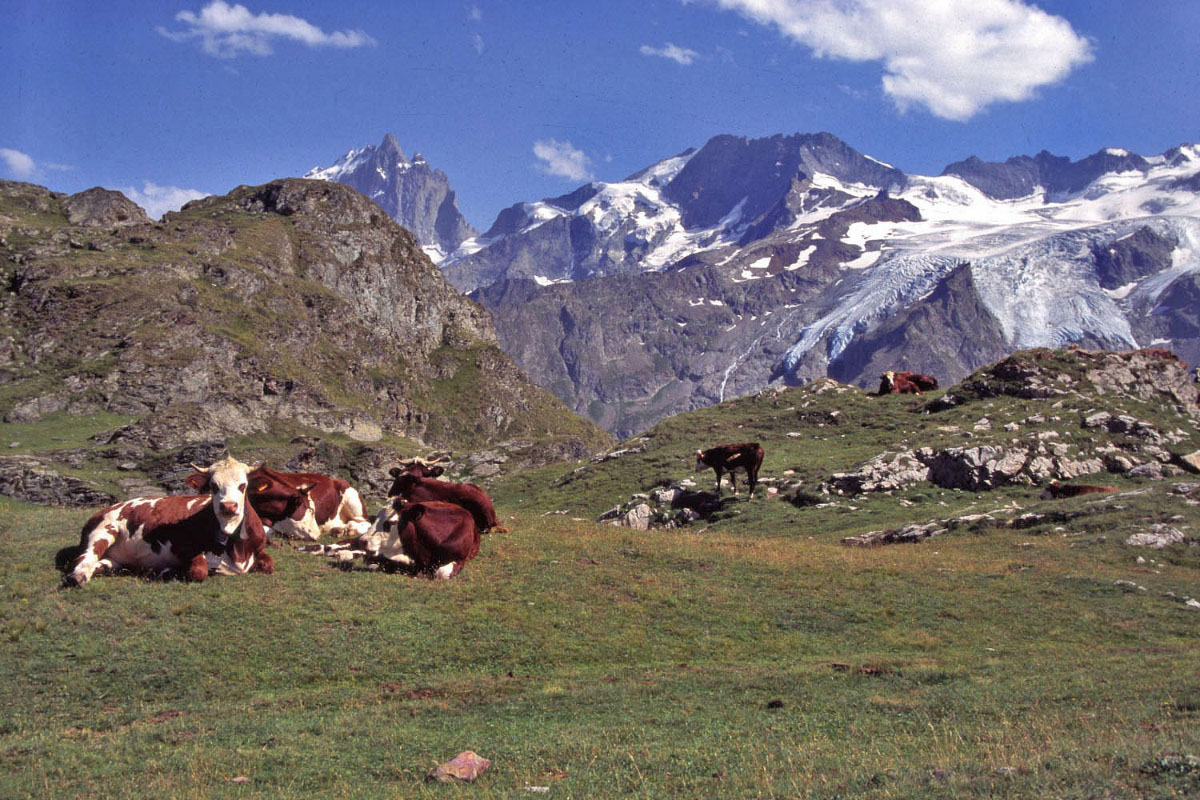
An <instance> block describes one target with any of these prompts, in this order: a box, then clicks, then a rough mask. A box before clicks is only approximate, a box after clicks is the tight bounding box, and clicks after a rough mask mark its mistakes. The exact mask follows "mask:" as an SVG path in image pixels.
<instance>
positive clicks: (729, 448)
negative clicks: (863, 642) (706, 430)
mask: <svg viewBox="0 0 1200 800" xmlns="http://www.w3.org/2000/svg"><path fill="white" fill-rule="evenodd" d="M762 460H763V449H762V445H760V444H759V443H758V442H745V443H743V444H720V445H717V446H716V447H710V448H709V449H707V450H697V451H696V471H697V472H699V471H701V470H703V469H704V468H705V467H712V469H713V471H714V472H716V473H717V494H718V495H719V494H720V493H721V476H722V475H723V474H724V473H726V472H728V473H729V485H730V486H732V487H733V493H734V494H737V480H736V479H735V478H734V472H733V471H734V470H735V469H741V470H745V472H746V479H747V481H748V482H749V484H750V497H754V487H755V486H756V485H757V484H758V470H759V468H760V467H762Z"/></svg>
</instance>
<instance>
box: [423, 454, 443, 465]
mask: <svg viewBox="0 0 1200 800" xmlns="http://www.w3.org/2000/svg"><path fill="white" fill-rule="evenodd" d="M441 460H442V456H438V457H437V458H435V459H434V460H433V461H426V462H425V466H427V467H432V466H433V465H434V464H436V463H438V462H439V461H441Z"/></svg>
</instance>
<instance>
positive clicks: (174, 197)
mask: <svg viewBox="0 0 1200 800" xmlns="http://www.w3.org/2000/svg"><path fill="white" fill-rule="evenodd" d="M121 193H122V194H123V195H125V196H126V197H128V198H129V199H130V200H132V201H133V202H135V203H137V204H138V205H139V206H141V207H142V208H143V209H145V211H146V215H147V216H149V217H150V219H159V218H160V217H162V215H163V214H165V213H167V212H168V211H178V210H179V209H181V208H183V204H184V203H187V202H189V201H192V200H199V199H200V198H201V197H208V195H209V193H208V192H198V191H196V190H195V189H180V188H179V187H178V186H159V185H158V184H156V183H151V182H150V181H143V182H142V189H141V191H139V190H137V189H134V188H133V187H132V186H130V187H126V188H124V189H122V190H121Z"/></svg>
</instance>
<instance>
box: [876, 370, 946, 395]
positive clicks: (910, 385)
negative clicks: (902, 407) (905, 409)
mask: <svg viewBox="0 0 1200 800" xmlns="http://www.w3.org/2000/svg"><path fill="white" fill-rule="evenodd" d="M936 388H938V382H937V379H936V378H931V377H930V376H928V375H919V374H917V373H915V372H892V371H891V370H889V371H887V372H885V373H883V374H882V375H880V376H879V394H881V395H884V394H921V393H922V392H927V391H932V390H933V389H936Z"/></svg>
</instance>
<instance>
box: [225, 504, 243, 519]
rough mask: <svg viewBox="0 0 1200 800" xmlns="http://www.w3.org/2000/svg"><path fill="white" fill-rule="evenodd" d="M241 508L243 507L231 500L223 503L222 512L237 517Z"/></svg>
mask: <svg viewBox="0 0 1200 800" xmlns="http://www.w3.org/2000/svg"><path fill="white" fill-rule="evenodd" d="M240 510H241V508H240V506H239V505H238V504H237V503H232V502H229V501H225V502H223V503H221V513H222V514H224V515H225V516H227V517H236V516H237V515H238V512H239V511H240Z"/></svg>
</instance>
